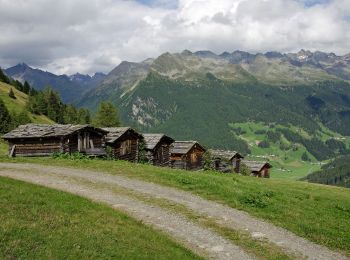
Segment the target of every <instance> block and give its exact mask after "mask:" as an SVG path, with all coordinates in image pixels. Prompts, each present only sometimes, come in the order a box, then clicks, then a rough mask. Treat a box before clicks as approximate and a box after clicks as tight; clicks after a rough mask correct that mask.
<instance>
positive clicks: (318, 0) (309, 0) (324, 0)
mask: <svg viewBox="0 0 350 260" xmlns="http://www.w3.org/2000/svg"><path fill="white" fill-rule="evenodd" d="M303 2H304V5H305V6H306V7H311V6H314V5H320V4H321V5H325V4H329V3H330V2H331V0H303Z"/></svg>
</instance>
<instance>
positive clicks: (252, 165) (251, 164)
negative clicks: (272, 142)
mask: <svg viewBox="0 0 350 260" xmlns="http://www.w3.org/2000/svg"><path fill="white" fill-rule="evenodd" d="M242 164H244V165H246V166H247V167H248V169H249V170H250V171H251V173H252V175H253V176H255V177H260V178H270V169H271V168H272V165H271V164H269V163H268V162H258V161H242Z"/></svg>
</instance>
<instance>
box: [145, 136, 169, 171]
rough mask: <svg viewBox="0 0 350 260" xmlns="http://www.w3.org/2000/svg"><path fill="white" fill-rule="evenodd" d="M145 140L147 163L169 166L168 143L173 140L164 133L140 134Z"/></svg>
mask: <svg viewBox="0 0 350 260" xmlns="http://www.w3.org/2000/svg"><path fill="white" fill-rule="evenodd" d="M142 135H143V138H144V142H145V149H144V150H145V153H146V154H145V155H146V159H147V161H148V162H149V163H151V164H153V165H156V166H169V163H170V145H171V144H172V143H173V142H174V139H172V138H171V137H169V136H166V135H164V134H142Z"/></svg>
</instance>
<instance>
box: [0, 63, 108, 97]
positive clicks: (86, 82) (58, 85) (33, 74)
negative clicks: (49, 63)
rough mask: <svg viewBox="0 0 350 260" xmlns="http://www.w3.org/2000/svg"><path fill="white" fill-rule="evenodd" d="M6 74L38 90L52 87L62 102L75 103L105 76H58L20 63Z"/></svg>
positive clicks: (101, 74)
mask: <svg viewBox="0 0 350 260" xmlns="http://www.w3.org/2000/svg"><path fill="white" fill-rule="evenodd" d="M4 72H5V73H6V74H7V75H8V76H10V77H12V78H13V79H15V80H18V81H20V82H22V83H23V82H24V81H28V82H29V84H30V85H32V86H33V87H34V88H35V89H37V90H42V89H44V88H45V87H48V86H50V87H52V88H53V89H54V90H56V91H58V92H59V93H60V95H61V97H62V100H63V101H64V102H67V103H73V102H74V101H75V100H77V99H78V98H80V96H81V94H82V93H84V92H86V91H88V90H90V89H93V88H94V87H96V86H97V85H98V84H99V83H100V82H101V81H102V80H103V79H104V78H105V74H103V73H95V74H94V75H93V76H89V75H82V74H79V73H76V74H74V75H70V76H68V75H65V74H63V75H56V74H54V73H51V72H48V71H43V70H40V69H35V68H32V67H30V66H29V65H27V64H25V63H19V64H17V65H15V66H13V67H10V68H7V69H5V70H4Z"/></svg>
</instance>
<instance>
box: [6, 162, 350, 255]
mask: <svg viewBox="0 0 350 260" xmlns="http://www.w3.org/2000/svg"><path fill="white" fill-rule="evenodd" d="M1 161H10V162H31V163H39V164H46V165H57V166H68V167H77V168H83V169H92V170H96V171H105V172H109V173H112V174H120V175H125V176H129V177H132V178H139V179H143V180H146V181H151V182H154V183H159V184H163V185H167V186H172V187H177V188H180V189H183V190H187V191H191V192H193V193H195V194H198V195H200V196H202V197H204V198H207V199H211V200H215V201H219V202H222V203H224V204H227V205H229V206H231V207H233V208H238V209H241V210H244V211H247V212H249V213H250V214H252V215H254V216H257V217H260V218H262V219H265V220H267V221H269V222H272V223H274V224H275V225H277V226H281V227H284V228H286V229H288V230H290V231H292V232H294V233H296V234H298V235H300V236H302V237H305V238H307V239H309V240H311V241H314V242H316V243H319V244H322V245H325V246H327V247H329V248H331V249H334V250H338V251H340V252H343V253H344V254H347V255H348V256H350V226H349V225H348V221H349V217H350V190H349V189H344V188H338V187H331V186H324V185H317V184H309V183H305V182H300V181H294V180H282V179H257V178H252V177H244V176H237V175H225V174H220V173H215V172H210V171H209V172H187V171H181V170H173V169H168V168H157V167H153V166H149V165H140V164H131V163H128V162H122V161H104V160H67V159H51V158H31V159H30V158H27V159H24V158H17V159H6V157H3V159H1Z"/></svg>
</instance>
